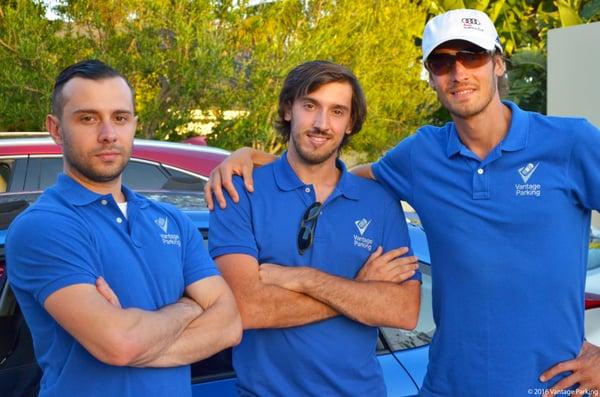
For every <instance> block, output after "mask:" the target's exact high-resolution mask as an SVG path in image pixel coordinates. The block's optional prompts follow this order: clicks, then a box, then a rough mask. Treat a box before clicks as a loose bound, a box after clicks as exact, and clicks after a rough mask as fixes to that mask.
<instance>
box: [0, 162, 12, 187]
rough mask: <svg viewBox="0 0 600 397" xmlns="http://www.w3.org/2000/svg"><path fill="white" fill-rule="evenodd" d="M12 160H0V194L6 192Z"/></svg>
mask: <svg viewBox="0 0 600 397" xmlns="http://www.w3.org/2000/svg"><path fill="white" fill-rule="evenodd" d="M14 162H15V161H14V160H0V193H4V192H6V191H8V188H9V187H10V182H11V178H12V170H13V164H14Z"/></svg>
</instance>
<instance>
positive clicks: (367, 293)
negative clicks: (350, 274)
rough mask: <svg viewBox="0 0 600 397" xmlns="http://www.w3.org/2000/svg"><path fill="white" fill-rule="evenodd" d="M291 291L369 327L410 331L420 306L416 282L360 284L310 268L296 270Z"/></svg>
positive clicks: (418, 289) (414, 323)
mask: <svg viewBox="0 0 600 397" xmlns="http://www.w3.org/2000/svg"><path fill="white" fill-rule="evenodd" d="M296 283H297V286H294V287H293V288H294V290H296V291H297V292H301V293H304V294H306V295H309V296H311V297H313V298H314V299H317V300H319V301H321V302H323V303H325V304H327V305H328V306H330V307H332V308H333V309H335V310H337V311H338V312H339V313H340V314H343V315H345V316H346V317H349V318H351V319H353V320H356V321H358V322H361V323H363V324H367V325H371V326H388V327H395V328H405V329H412V328H414V327H415V326H416V322H417V318H418V313H419V305H420V283H419V281H416V280H414V281H407V282H405V283H402V284H397V283H391V282H379V281H370V282H361V281H355V280H349V279H345V278H341V277H336V276H333V275H330V274H327V273H324V272H321V271H319V270H316V269H313V268H298V269H297V274H296Z"/></svg>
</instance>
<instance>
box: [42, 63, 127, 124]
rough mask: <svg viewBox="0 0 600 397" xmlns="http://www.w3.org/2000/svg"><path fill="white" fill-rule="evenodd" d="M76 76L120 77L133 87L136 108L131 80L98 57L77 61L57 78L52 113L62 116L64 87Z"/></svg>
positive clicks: (89, 77)
mask: <svg viewBox="0 0 600 397" xmlns="http://www.w3.org/2000/svg"><path fill="white" fill-rule="evenodd" d="M75 77H81V78H84V79H89V80H104V79H109V78H112V77H120V78H122V79H123V80H125V82H126V83H127V85H128V86H129V88H130V89H131V98H132V100H133V107H134V109H135V97H134V95H133V88H132V87H131V84H129V81H128V80H127V79H126V78H125V76H123V75H122V74H121V73H119V72H117V71H116V70H115V69H113V68H111V67H110V66H108V65H107V64H105V63H104V62H101V61H99V60H97V59H86V60H85V61H80V62H77V63H75V64H73V65H71V66H68V67H67V68H66V69H64V70H63V71H62V72H60V74H59V75H58V77H56V80H55V81H54V89H53V90H52V114H54V115H55V116H56V117H58V118H60V117H61V116H62V110H63V106H64V98H63V96H62V89H63V87H64V86H65V84H67V82H68V81H69V80H71V79H72V78H75Z"/></svg>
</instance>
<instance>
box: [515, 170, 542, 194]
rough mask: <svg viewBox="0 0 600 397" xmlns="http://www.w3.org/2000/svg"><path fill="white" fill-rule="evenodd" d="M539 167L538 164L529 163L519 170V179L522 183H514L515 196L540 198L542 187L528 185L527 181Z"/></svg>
mask: <svg viewBox="0 0 600 397" xmlns="http://www.w3.org/2000/svg"><path fill="white" fill-rule="evenodd" d="M539 165H540V163H536V164H533V163H529V164H527V165H525V166H523V167H521V168H519V170H518V172H519V176H520V177H521V180H522V181H523V183H515V195H516V196H521V197H523V196H534V197H540V196H541V195H542V185H540V184H539V183H529V179H530V178H531V177H532V176H533V174H534V173H535V171H536V170H537V169H538V166H539Z"/></svg>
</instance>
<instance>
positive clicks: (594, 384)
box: [540, 341, 600, 396]
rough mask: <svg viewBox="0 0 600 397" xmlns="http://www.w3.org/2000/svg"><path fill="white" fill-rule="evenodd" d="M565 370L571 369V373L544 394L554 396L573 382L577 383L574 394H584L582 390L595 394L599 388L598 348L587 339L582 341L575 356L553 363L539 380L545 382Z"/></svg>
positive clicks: (599, 366)
mask: <svg viewBox="0 0 600 397" xmlns="http://www.w3.org/2000/svg"><path fill="white" fill-rule="evenodd" d="M567 371H571V372H572V373H571V375H569V376H567V377H566V378H564V379H562V380H561V381H560V382H558V383H557V384H555V385H554V386H552V387H551V388H550V389H549V390H548V391H546V393H545V394H544V396H555V395H557V394H559V393H560V392H561V391H562V390H564V389H567V388H569V387H571V386H573V385H575V384H579V386H578V387H577V392H578V393H576V395H584V392H591V393H593V394H592V395H597V393H598V390H600V348H599V347H598V346H595V345H592V344H591V343H589V342H587V341H586V342H583V345H582V346H581V351H580V352H579V355H578V356H577V358H575V359H573V360H569V361H563V362H562V363H559V364H557V365H555V366H554V367H552V368H550V369H549V370H548V371H546V372H544V373H543V374H542V376H540V380H541V381H542V382H545V381H547V380H548V379H552V378H553V377H555V376H556V375H558V374H560V373H562V372H567Z"/></svg>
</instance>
